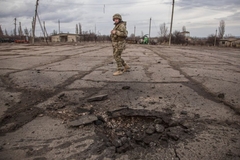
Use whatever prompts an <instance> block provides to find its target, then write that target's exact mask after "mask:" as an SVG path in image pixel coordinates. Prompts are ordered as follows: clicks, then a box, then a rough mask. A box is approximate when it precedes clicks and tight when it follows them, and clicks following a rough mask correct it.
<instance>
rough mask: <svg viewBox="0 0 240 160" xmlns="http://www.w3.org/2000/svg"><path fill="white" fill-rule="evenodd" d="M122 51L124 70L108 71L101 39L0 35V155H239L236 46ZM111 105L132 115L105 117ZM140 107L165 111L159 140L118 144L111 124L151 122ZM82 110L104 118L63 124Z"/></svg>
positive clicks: (107, 47)
mask: <svg viewBox="0 0 240 160" xmlns="http://www.w3.org/2000/svg"><path fill="white" fill-rule="evenodd" d="M122 56H123V58H124V59H125V60H126V61H127V62H128V63H129V65H130V66H131V69H130V71H129V72H125V73H124V74H123V75H121V76H113V75H112V73H113V72H114V71H115V69H116V64H115V62H114V60H113V56H112V48H111V44H110V43H78V44H71V43H69V44H54V45H49V46H45V45H35V46H32V45H25V44H1V46H0V78H1V79H0V97H1V99H0V155H1V156H0V159H4V160H6V159H106V160H107V159H119V160H120V159H186V160H187V159H217V160H220V159H224V160H225V159H240V154H239V153H240V138H239V137H240V116H239V113H240V89H239V88H240V63H239V62H240V52H239V49H235V48H215V47H197V46H195V47H193V46H189V47H187V46H171V47H168V46H158V45H154V46H152V45H150V46H149V45H130V44H129V45H128V46H127V48H126V50H125V51H124V53H123V55H122ZM125 88H127V89H125ZM95 95H108V97H107V99H104V100H101V101H94V102H89V101H88V98H90V97H92V96H95ZM119 108H128V109H132V110H135V111H136V113H141V115H136V113H135V114H132V115H131V116H130V119H128V118H127V119H126V117H124V115H122V116H123V117H119V118H117V119H109V118H108V117H107V114H106V112H108V111H114V110H118V109H119ZM142 111H143V112H142ZM144 111H145V112H146V113H148V112H151V113H152V114H154V113H163V115H169V117H168V118H170V121H168V120H166V117H162V120H163V121H164V125H165V131H166V134H167V136H166V139H165V140H166V141H167V142H166V143H165V142H164V141H160V139H161V138H160V139H155V140H152V141H153V142H154V143H151V144H153V145H149V144H146V143H143V142H142V141H140V142H137V141H135V140H134V143H135V144H134V145H131V146H132V147H130V149H128V150H127V151H125V150H123V151H124V152H121V153H118V152H117V150H119V148H117V149H116V146H114V145H113V144H111V143H110V144H109V142H113V141H111V140H112V139H111V138H114V136H116V135H117V134H119V132H117V130H118V131H119V130H120V131H124V129H126V128H128V129H129V126H131V128H133V129H134V130H133V131H132V132H131V134H135V133H136V132H137V133H140V132H142V130H144V129H145V128H144V127H146V126H147V125H151V123H154V122H153V121H144V122H143V119H148V118H149V114H148V115H147V114H146V115H144ZM123 114H124V113H123ZM83 115H95V116H97V117H98V119H99V117H100V120H101V118H102V119H104V120H102V121H100V122H101V123H102V122H103V124H96V123H92V124H87V125H84V126H79V127H74V128H72V127H69V125H68V124H69V122H71V121H73V120H76V119H79V118H80V117H82V116H83ZM125 116H126V115H125ZM128 117H129V115H128ZM142 118H143V119H142ZM158 118H159V117H158ZM139 119H140V120H139ZM141 120H142V121H141ZM172 122H174V123H172ZM123 125H126V126H123ZM104 127H105V129H104ZM124 127H125V128H124ZM141 127H142V128H141ZM147 127H148V126H147ZM174 127H175V128H174ZM176 128H180V130H183V131H184V132H186V133H191V134H190V135H187V134H183V135H180V137H178V136H179V135H178V133H177V132H178V131H175V130H174V129H176ZM186 129H187V130H186ZM106 131H108V132H109V133H104V132H106ZM110 132H111V133H114V134H113V135H112V134H110ZM124 133H125V131H124ZM106 135H107V136H106ZM118 136H119V135H118ZM176 136H177V139H176V138H174V137H176ZM150 137H151V136H149V137H147V138H148V140H149V138H150ZM155 137H156V136H155ZM157 137H158V136H157ZM161 137H164V134H161ZM172 137H173V138H172ZM118 138H119V137H118ZM128 138H129V141H130V142H133V140H132V139H131V136H129V137H128ZM133 139H134V138H133ZM150 140H151V139H150ZM144 142H145V141H144ZM117 147H118V146H117Z"/></svg>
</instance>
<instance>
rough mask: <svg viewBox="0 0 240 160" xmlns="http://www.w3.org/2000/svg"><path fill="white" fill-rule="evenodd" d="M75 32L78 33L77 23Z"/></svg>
mask: <svg viewBox="0 0 240 160" xmlns="http://www.w3.org/2000/svg"><path fill="white" fill-rule="evenodd" d="M76 34H78V25H77V24H76Z"/></svg>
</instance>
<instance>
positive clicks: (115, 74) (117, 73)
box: [113, 70, 123, 76]
mask: <svg viewBox="0 0 240 160" xmlns="http://www.w3.org/2000/svg"><path fill="white" fill-rule="evenodd" d="M121 74H123V72H122V71H119V70H118V71H116V72H114V73H113V75H114V76H119V75H121Z"/></svg>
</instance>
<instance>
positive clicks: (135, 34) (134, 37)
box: [134, 26, 136, 41]
mask: <svg viewBox="0 0 240 160" xmlns="http://www.w3.org/2000/svg"><path fill="white" fill-rule="evenodd" d="M135 40H136V26H134V41H135Z"/></svg>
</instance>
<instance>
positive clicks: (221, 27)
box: [218, 20, 225, 38]
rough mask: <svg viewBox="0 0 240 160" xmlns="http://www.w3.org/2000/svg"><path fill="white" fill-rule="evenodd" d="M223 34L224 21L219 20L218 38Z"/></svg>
mask: <svg viewBox="0 0 240 160" xmlns="http://www.w3.org/2000/svg"><path fill="white" fill-rule="evenodd" d="M224 34H225V21H224V20H221V21H220V23H219V27H218V36H219V38H223V36H224Z"/></svg>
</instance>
